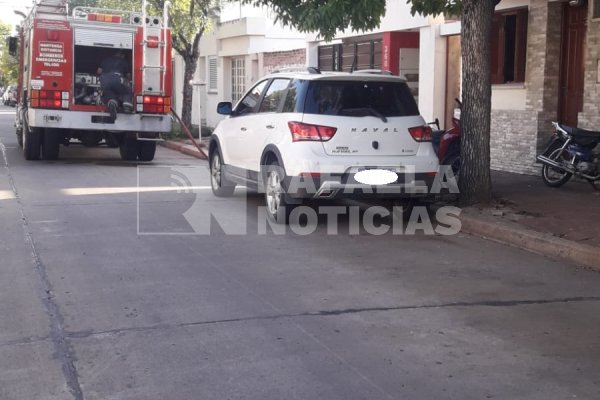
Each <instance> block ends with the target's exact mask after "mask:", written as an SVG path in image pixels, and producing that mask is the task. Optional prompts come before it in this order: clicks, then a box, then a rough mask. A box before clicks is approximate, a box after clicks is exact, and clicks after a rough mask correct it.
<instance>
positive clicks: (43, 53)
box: [35, 42, 67, 67]
mask: <svg viewBox="0 0 600 400" xmlns="http://www.w3.org/2000/svg"><path fill="white" fill-rule="evenodd" d="M35 61H36V62H41V63H44V67H60V64H65V63H66V62H67V60H66V59H65V54H64V46H63V44H62V43H61V42H40V52H39V55H38V56H37V57H36V58H35Z"/></svg>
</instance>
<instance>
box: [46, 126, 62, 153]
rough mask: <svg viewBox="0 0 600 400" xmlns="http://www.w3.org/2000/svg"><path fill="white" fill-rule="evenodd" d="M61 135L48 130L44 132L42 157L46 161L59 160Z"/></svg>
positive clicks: (58, 132)
mask: <svg viewBox="0 0 600 400" xmlns="http://www.w3.org/2000/svg"><path fill="white" fill-rule="evenodd" d="M60 142H61V135H60V131H53V130H50V129H47V130H46V132H44V138H43V140H42V156H43V158H44V160H56V159H58V152H59V150H60Z"/></svg>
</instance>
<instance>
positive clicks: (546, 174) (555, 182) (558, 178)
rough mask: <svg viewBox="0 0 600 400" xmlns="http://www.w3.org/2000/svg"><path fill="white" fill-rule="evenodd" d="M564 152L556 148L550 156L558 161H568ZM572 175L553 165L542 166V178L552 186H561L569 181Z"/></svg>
mask: <svg viewBox="0 0 600 400" xmlns="http://www.w3.org/2000/svg"><path fill="white" fill-rule="evenodd" d="M562 153H563V150H562V149H556V150H554V151H552V153H550V156H549V157H548V158H549V159H551V160H553V161H556V162H558V163H568V162H569V161H568V160H566V159H565V158H564V156H563V154H562ZM572 176H573V174H571V173H569V172H566V171H562V170H560V169H558V168H556V167H553V166H551V165H546V164H544V166H543V167H542V180H543V181H544V183H545V184H546V185H547V186H550V187H560V186H562V185H564V184H565V183H567V182H568V181H569V179H571V177H572Z"/></svg>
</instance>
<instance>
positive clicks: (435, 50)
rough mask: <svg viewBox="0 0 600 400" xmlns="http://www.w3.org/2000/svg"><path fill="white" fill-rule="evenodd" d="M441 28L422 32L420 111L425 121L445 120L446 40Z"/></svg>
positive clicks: (429, 27)
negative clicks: (441, 34)
mask: <svg viewBox="0 0 600 400" xmlns="http://www.w3.org/2000/svg"><path fill="white" fill-rule="evenodd" d="M439 31H440V26H439V25H431V26H427V27H424V28H421V30H420V47H419V69H420V72H419V111H420V112H421V115H422V116H423V118H425V121H433V120H435V119H436V118H439V119H440V120H443V118H444V115H445V102H446V38H445V37H442V36H440V35H439Z"/></svg>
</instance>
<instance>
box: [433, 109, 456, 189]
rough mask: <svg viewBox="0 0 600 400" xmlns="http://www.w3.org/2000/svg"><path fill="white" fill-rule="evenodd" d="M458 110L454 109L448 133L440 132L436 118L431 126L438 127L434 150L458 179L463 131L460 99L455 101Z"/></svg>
mask: <svg viewBox="0 0 600 400" xmlns="http://www.w3.org/2000/svg"><path fill="white" fill-rule="evenodd" d="M454 100H455V101H456V104H457V105H458V107H457V108H455V109H454V115H453V117H452V128H450V129H448V130H447V131H442V130H440V121H439V120H438V119H437V118H436V120H435V121H434V122H431V123H430V124H435V125H437V128H438V130H437V131H433V132H432V134H431V137H432V140H431V142H432V145H433V150H434V151H435V153H436V154H437V156H438V160H439V162H440V165H449V166H450V167H451V168H452V172H453V173H454V176H455V177H456V179H458V173H459V171H460V137H461V134H462V130H461V127H460V111H461V107H462V103H461V101H460V100H459V99H454Z"/></svg>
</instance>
